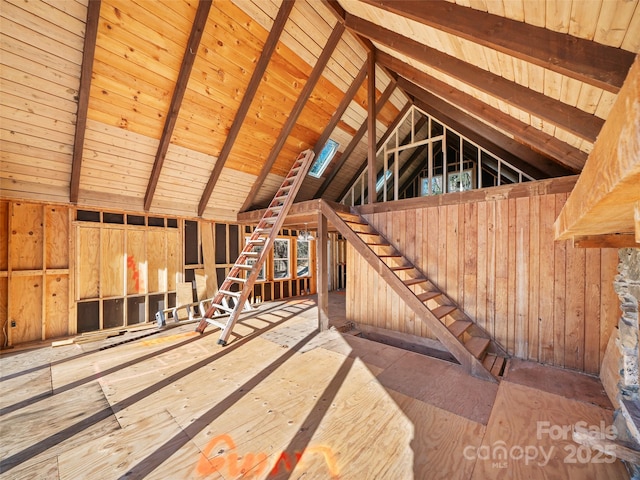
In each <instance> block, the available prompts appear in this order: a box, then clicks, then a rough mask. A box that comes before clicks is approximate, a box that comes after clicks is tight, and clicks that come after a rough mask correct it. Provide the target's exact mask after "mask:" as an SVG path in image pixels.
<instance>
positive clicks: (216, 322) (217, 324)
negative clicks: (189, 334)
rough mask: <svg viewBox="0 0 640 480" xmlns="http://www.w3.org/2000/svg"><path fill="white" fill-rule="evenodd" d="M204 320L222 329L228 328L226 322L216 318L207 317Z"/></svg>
mask: <svg viewBox="0 0 640 480" xmlns="http://www.w3.org/2000/svg"><path fill="white" fill-rule="evenodd" d="M204 320H205V322H207V323H210V324H211V325H214V326H216V327H218V328H220V329H224V328H226V325H225V324H224V323H222V322H219V321H217V320H214V319H213V318H205V319H204Z"/></svg>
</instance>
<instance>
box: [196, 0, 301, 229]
mask: <svg viewBox="0 0 640 480" xmlns="http://www.w3.org/2000/svg"><path fill="white" fill-rule="evenodd" d="M294 3H295V2H294V1H293V0H285V1H284V2H282V5H281V6H280V9H279V10H278V15H277V16H276V19H275V20H274V22H273V25H272V27H271V30H270V31H269V36H268V37H267V41H266V42H265V43H264V46H263V47H262V53H261V54H260V58H259V59H258V62H257V63H256V68H255V69H254V70H253V73H252V74H251V80H249V84H248V85H247V90H246V91H245V93H244V96H243V97H242V101H241V102H240V106H239V107H238V110H237V111H236V115H235V117H234V119H233V123H232V124H231V128H229V133H228V134H227V138H226V139H225V141H224V145H223V146H222V149H221V150H220V155H218V159H217V160H216V164H215V165H214V167H213V170H212V172H211V175H210V176H209V180H208V181H207V185H206V186H205V187H204V191H203V192H202V196H201V197H200V203H199V204H198V216H200V217H201V216H202V215H203V214H204V211H205V210H206V208H207V204H208V203H209V199H210V198H211V194H212V193H213V189H214V187H215V186H216V183H218V179H219V178H220V174H221V173H222V169H223V168H224V165H225V163H226V162H227V159H228V158H229V154H230V153H231V149H232V148H233V144H234V142H235V141H236V138H238V134H239V133H240V129H241V128H242V124H243V122H244V119H245V118H246V116H247V113H248V112H249V108H250V107H251V102H253V99H254V98H255V96H256V92H257V91H258V87H259V86H260V81H261V80H262V77H263V75H264V72H265V71H266V69H267V66H268V65H269V61H270V60H271V56H272V55H273V52H274V51H275V49H276V46H277V45H278V41H279V40H280V35H281V34H282V31H283V30H284V26H285V24H286V23H287V19H288V18H289V14H290V13H291V10H292V9H293V5H294Z"/></svg>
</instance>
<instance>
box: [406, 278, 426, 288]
mask: <svg viewBox="0 0 640 480" xmlns="http://www.w3.org/2000/svg"><path fill="white" fill-rule="evenodd" d="M426 281H427V279H426V278H407V279H406V280H403V281H402V282H403V283H404V284H405V285H407V286H409V285H416V284H418V283H422V282H426Z"/></svg>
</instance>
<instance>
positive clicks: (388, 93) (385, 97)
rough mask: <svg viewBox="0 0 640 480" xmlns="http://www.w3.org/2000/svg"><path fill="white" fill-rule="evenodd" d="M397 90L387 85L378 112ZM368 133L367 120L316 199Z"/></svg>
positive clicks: (380, 99) (378, 103) (317, 193)
mask: <svg viewBox="0 0 640 480" xmlns="http://www.w3.org/2000/svg"><path fill="white" fill-rule="evenodd" d="M395 88H396V83H395V82H391V83H389V85H387V88H386V89H385V90H384V92H382V95H381V96H380V98H379V99H378V101H377V103H376V111H377V112H379V111H380V110H382V107H384V105H385V104H386V103H387V102H388V101H389V98H391V94H392V93H393V91H394V90H395ZM366 131H367V120H365V121H364V122H362V125H360V128H359V129H358V131H357V132H356V134H355V135H354V136H353V138H352V139H351V141H350V142H349V145H347V148H345V149H344V152H342V155H341V156H340V159H339V160H338V162H337V163H336V165H335V166H334V167H333V169H332V170H331V173H330V174H329V176H328V177H327V178H326V179H325V180H324V182H322V185H321V186H320V188H319V189H318V191H317V192H316V194H315V195H314V198H320V197H321V196H322V194H323V193H324V192H325V191H326V190H327V188H328V187H329V185H331V182H332V181H333V179H334V178H335V177H336V175H337V174H338V172H339V171H340V169H341V168H342V167H343V166H344V164H345V162H346V161H347V159H348V158H349V156H350V155H351V154H352V153H353V150H354V149H355V148H356V147H357V146H358V144H359V143H360V140H362V137H364V134H365V133H366Z"/></svg>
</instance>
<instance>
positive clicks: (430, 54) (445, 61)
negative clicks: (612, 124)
mask: <svg viewBox="0 0 640 480" xmlns="http://www.w3.org/2000/svg"><path fill="white" fill-rule="evenodd" d="M346 26H347V28H349V29H351V30H353V31H354V32H356V33H358V34H360V35H363V36H365V37H367V38H369V39H370V40H373V41H374V42H378V43H381V44H383V45H385V46H387V47H389V48H391V49H393V50H395V51H397V52H399V53H401V54H403V55H406V56H408V57H411V58H413V59H414V60H418V61H419V62H422V63H424V64H425V65H428V66H430V67H432V68H434V69H435V70H438V71H440V72H442V73H444V74H446V75H449V76H451V77H453V78H455V79H457V80H460V81H462V82H464V83H466V84H467V85H469V86H471V87H473V88H474V89H478V90H480V91H483V92H485V93H487V94H489V95H492V96H494V97H496V98H498V99H500V100H503V101H505V102H507V103H509V104H511V105H513V106H514V107H517V108H519V109H520V110H523V111H525V112H527V113H530V114H531V115H534V116H536V117H538V118H541V119H542V120H545V121H547V122H550V123H552V124H554V125H556V126H558V127H560V128H562V129H563V130H566V131H567V132H569V133H572V134H574V135H576V136H578V137H580V138H582V139H584V140H587V141H588V142H591V143H593V142H594V141H595V140H596V137H597V136H598V133H600V129H601V128H602V125H603V124H604V120H603V119H601V118H599V117H596V116H595V115H592V114H590V113H587V112H585V111H584V110H580V109H579V108H576V107H573V106H571V105H568V104H566V103H562V102H560V101H559V100H555V99H553V98H551V97H547V96H546V95H544V94H542V93H538V92H536V91H535V90H531V89H529V88H527V87H524V86H522V85H519V84H518V83H516V82H512V81H510V80H507V79H506V78H504V77H501V76H499V75H495V74H493V73H491V72H488V71H487V70H483V69H482V68H479V67H476V66H474V65H472V64H470V63H467V62H465V61H463V60H460V59H458V58H456V57H453V56H450V55H447V54H445V53H442V52H440V51H439V50H436V49H434V48H431V47H428V46H426V45H424V44H422V43H419V42H416V41H415V40H412V39H410V38H407V37H405V36H404V35H400V34H399V33H396V32H392V31H391V30H387V29H386V28H383V27H381V26H378V25H376V24H374V23H371V22H368V21H366V20H364V19H362V18H359V17H356V16H354V15H351V14H347V17H346Z"/></svg>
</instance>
